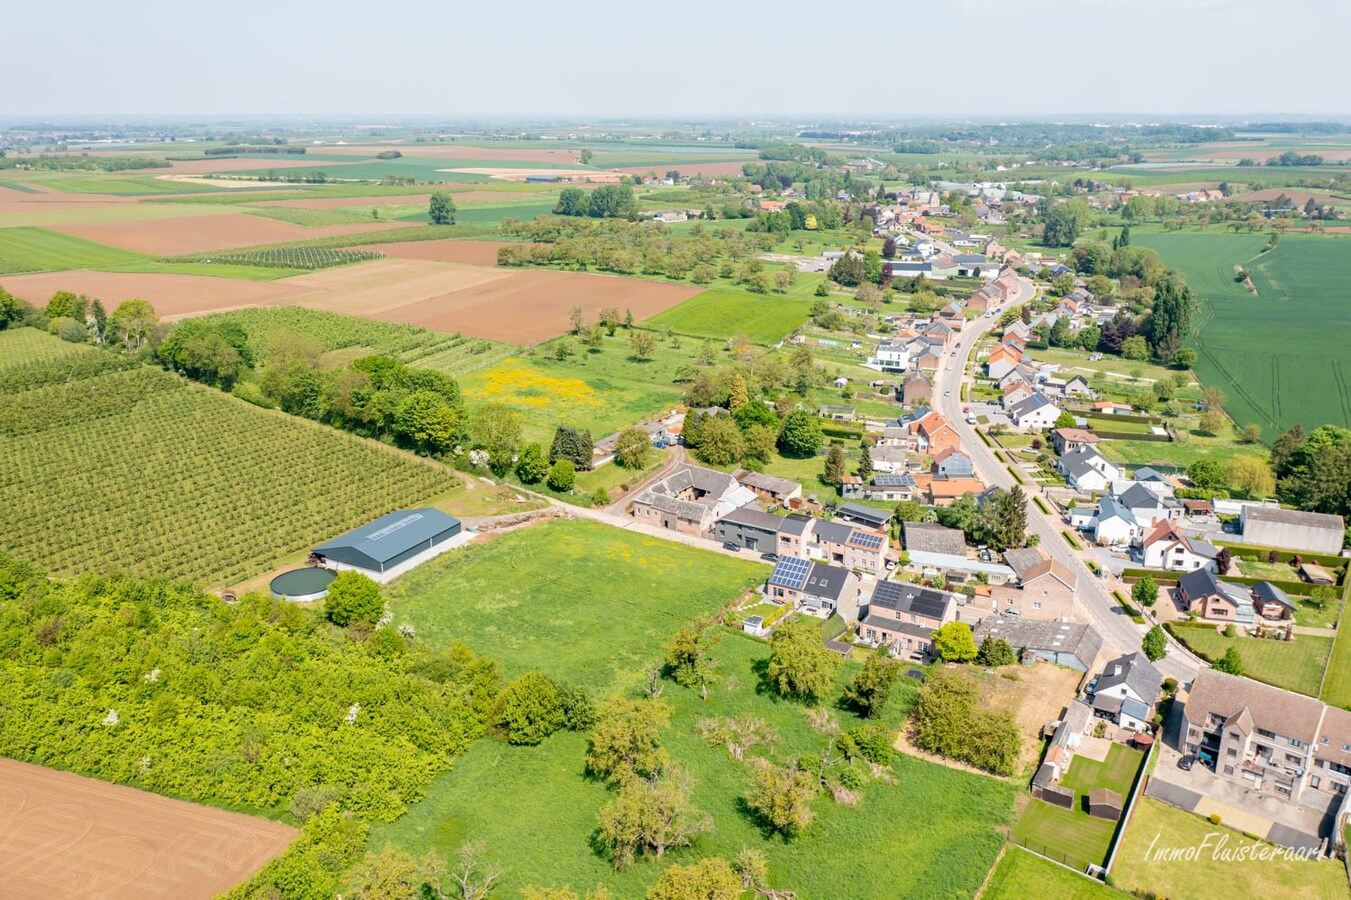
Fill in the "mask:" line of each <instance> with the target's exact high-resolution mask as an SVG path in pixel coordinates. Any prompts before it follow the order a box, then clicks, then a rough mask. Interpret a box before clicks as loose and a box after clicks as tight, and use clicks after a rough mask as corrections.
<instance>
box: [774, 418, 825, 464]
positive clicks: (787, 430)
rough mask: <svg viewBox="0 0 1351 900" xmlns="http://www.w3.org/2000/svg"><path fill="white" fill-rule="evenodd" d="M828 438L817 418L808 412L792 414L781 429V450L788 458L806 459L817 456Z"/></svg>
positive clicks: (785, 419) (784, 421)
mask: <svg viewBox="0 0 1351 900" xmlns="http://www.w3.org/2000/svg"><path fill="white" fill-rule="evenodd" d="M825 440H826V436H825V434H823V433H822V431H821V424H820V422H818V421H817V420H816V417H815V416H813V415H811V414H810V413H808V412H807V411H806V410H801V409H797V410H794V411H792V412H790V413H789V414H788V415H787V416H786V417H785V418H784V420H783V427H782V428H780V429H779V449H780V450H782V451H783V453H784V455H786V456H794V457H798V458H805V457H810V456H815V455H816V453H817V451H819V450H820V449H821V445H822V444H823V443H825Z"/></svg>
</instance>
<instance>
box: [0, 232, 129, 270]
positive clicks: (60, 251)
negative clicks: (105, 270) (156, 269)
mask: <svg viewBox="0 0 1351 900" xmlns="http://www.w3.org/2000/svg"><path fill="white" fill-rule="evenodd" d="M143 259H145V257H144V256H143V255H141V254H139V253H132V252H131V251H130V250H119V249H118V248H117V247H109V246H106V245H104V244H96V243H94V242H93V241H86V240H84V239H83V238H77V237H71V236H70V235H67V234H61V233H60V232H57V231H48V230H46V229H44V228H26V227H24V228H0V275H8V274H13V273H16V272H53V271H56V270H58V269H92V268H99V267H106V266H115V265H118V264H119V263H130V262H137V261H139V260H143Z"/></svg>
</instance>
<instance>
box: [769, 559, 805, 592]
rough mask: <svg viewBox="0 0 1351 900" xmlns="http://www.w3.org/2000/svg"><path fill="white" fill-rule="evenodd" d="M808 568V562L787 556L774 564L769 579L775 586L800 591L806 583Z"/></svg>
mask: <svg viewBox="0 0 1351 900" xmlns="http://www.w3.org/2000/svg"><path fill="white" fill-rule="evenodd" d="M810 568H811V563H810V562H809V561H807V560H805V559H798V558H797V557H795V556H789V557H785V558H784V559H781V560H779V561H778V562H777V563H775V565H774V572H773V574H771V575H770V576H769V577H770V580H771V581H773V582H774V583H775V584H777V585H781V586H783V587H786V588H793V589H794V590H800V589H801V588H802V586H803V585H805V584H806V583H807V570H808V569H810Z"/></svg>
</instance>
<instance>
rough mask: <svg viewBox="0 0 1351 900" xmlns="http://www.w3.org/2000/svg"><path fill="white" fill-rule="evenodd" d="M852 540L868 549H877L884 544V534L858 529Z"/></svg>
mask: <svg viewBox="0 0 1351 900" xmlns="http://www.w3.org/2000/svg"><path fill="white" fill-rule="evenodd" d="M850 540H851V541H852V542H853V543H855V544H857V545H858V546H860V547H864V548H866V549H868V550H876V549H877V548H878V547H880V546H882V535H880V534H867V533H866V532H861V531H856V532H854V535H853V537H851V538H850Z"/></svg>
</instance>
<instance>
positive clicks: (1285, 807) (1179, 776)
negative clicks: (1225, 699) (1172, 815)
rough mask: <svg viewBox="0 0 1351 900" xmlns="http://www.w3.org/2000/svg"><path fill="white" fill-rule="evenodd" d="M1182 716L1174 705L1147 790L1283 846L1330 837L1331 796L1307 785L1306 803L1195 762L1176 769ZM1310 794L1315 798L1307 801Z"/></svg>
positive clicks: (1315, 843)
mask: <svg viewBox="0 0 1351 900" xmlns="http://www.w3.org/2000/svg"><path fill="white" fill-rule="evenodd" d="M1181 718H1182V716H1181V706H1180V705H1178V706H1175V707H1174V711H1173V715H1172V716H1170V717H1169V722H1168V726H1167V727H1166V728H1165V732H1164V733H1165V740H1164V741H1163V742H1162V744H1161V746H1160V747H1159V761H1158V765H1157V766H1156V767H1155V769H1154V773H1153V774H1152V775H1150V778H1149V784H1148V785H1146V787H1145V794H1146V795H1148V796H1150V797H1153V798H1154V799H1156V800H1162V801H1163V802H1164V803H1168V804H1171V805H1172V806H1176V807H1178V808H1179V809H1185V810H1187V811H1188V812H1194V813H1197V814H1198V815H1202V816H1209V815H1212V814H1214V815H1218V816H1219V817H1220V822H1221V823H1222V824H1224V825H1226V826H1228V827H1230V828H1237V829H1238V830H1240V831H1245V832H1247V833H1249V834H1254V835H1257V836H1258V837H1261V838H1265V839H1266V840H1269V841H1271V842H1272V843H1275V844H1281V845H1283V846H1287V847H1317V846H1319V844H1320V843H1321V842H1322V840H1323V839H1324V838H1331V836H1332V824H1333V811H1332V809H1331V806H1332V804H1333V803H1334V802H1335V798H1333V797H1331V796H1327V795H1323V794H1320V793H1318V792H1317V791H1306V792H1305V798H1304V799H1305V801H1306V803H1292V802H1291V801H1289V800H1283V799H1280V798H1279V797H1277V796H1275V795H1272V794H1263V793H1261V792H1258V791H1254V790H1253V789H1252V788H1249V787H1247V786H1245V785H1244V784H1242V783H1241V782H1236V781H1231V780H1230V779H1228V778H1221V777H1220V776H1218V775H1216V774H1215V773H1214V772H1212V771H1210V770H1209V769H1208V768H1206V767H1205V766H1204V765H1202V764H1201V763H1199V762H1198V763H1196V764H1195V765H1193V766H1192V768H1191V771H1187V772H1184V771H1183V770H1181V769H1179V768H1178V767H1177V762H1178V759H1179V758H1181V756H1182V754H1181V752H1180V751H1179V750H1178V749H1176V748H1177V746H1178V741H1177V737H1178V735H1179V734H1180V732H1181ZM1325 796H1326V797H1327V799H1326V801H1325V800H1324V797H1325ZM1311 799H1312V800H1315V801H1316V802H1315V803H1308V802H1307V801H1309V800H1311Z"/></svg>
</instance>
